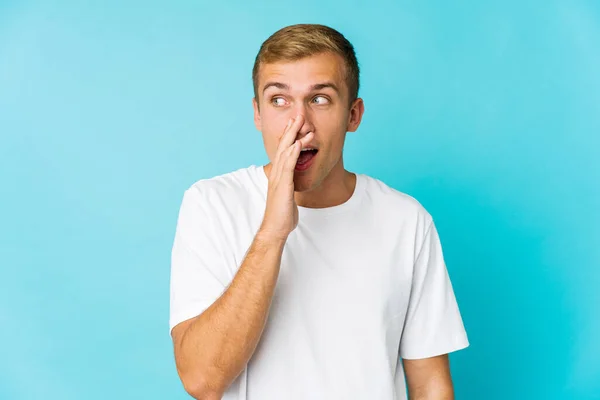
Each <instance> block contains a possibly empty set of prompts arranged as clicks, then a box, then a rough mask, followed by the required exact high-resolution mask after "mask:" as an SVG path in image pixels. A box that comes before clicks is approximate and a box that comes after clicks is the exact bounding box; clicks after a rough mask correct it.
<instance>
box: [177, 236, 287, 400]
mask: <svg viewBox="0 0 600 400" xmlns="http://www.w3.org/2000/svg"><path fill="white" fill-rule="evenodd" d="M283 245H284V242H282V241H281V240H277V239H275V240H272V239H270V238H268V237H264V238H263V237H261V236H259V235H257V237H255V239H254V241H253V243H252V245H251V246H250V249H249V251H248V253H247V255H246V257H245V259H244V262H243V263H242V265H241V266H240V269H239V270H238V272H237V274H236V275H235V277H234V279H233V281H232V282H231V285H230V286H229V287H228V288H227V290H226V291H225V292H224V293H223V295H222V296H221V297H219V298H218V299H217V300H216V301H215V302H214V303H213V304H212V305H211V306H210V307H209V308H208V309H207V310H206V311H205V312H203V313H202V314H200V315H199V316H197V317H195V318H192V319H189V320H187V321H184V322H182V323H180V324H178V325H177V326H175V327H174V328H173V331H172V336H173V343H174V350H175V362H176V365H177V372H178V374H179V376H180V378H181V381H182V383H183V385H184V387H185V390H186V391H187V392H188V393H189V394H190V395H192V396H193V397H194V398H196V399H220V398H221V396H222V394H223V392H224V391H225V390H226V388H227V387H228V386H229V385H230V384H231V383H232V382H233V381H234V380H235V378H236V377H237V376H238V375H239V374H240V372H241V371H242V370H243V369H244V367H245V365H246V363H247V362H248V360H249V359H250V357H251V356H252V354H253V353H254V350H255V349H256V345H257V343H258V340H259V338H260V336H261V334H262V331H263V328H264V325H265V322H266V318H267V315H268V310H269V307H270V304H271V299H272V297H273V292H274V288H275V284H276V282H277V276H278V275H279V267H280V262H281V254H282V251H283Z"/></svg>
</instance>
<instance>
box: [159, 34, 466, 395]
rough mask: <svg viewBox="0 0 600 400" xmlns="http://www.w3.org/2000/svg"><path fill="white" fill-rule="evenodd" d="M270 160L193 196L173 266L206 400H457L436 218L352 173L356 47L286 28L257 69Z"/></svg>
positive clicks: (359, 105)
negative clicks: (346, 154)
mask: <svg viewBox="0 0 600 400" xmlns="http://www.w3.org/2000/svg"><path fill="white" fill-rule="evenodd" d="M253 81H254V98H253V106H254V122H255V124H256V127H257V129H258V130H259V131H261V132H262V136H263V141H264V145H265V149H266V152H267V154H268V157H269V160H270V163H268V164H267V165H266V166H264V167H263V166H255V165H252V166H250V167H248V168H244V169H240V170H237V171H234V172H231V173H228V174H225V175H221V176H217V177H214V178H211V179H205V180H201V181H198V182H196V183H195V184H194V185H192V186H191V187H190V188H189V189H188V190H187V191H186V192H185V194H184V197H183V202H182V205H181V209H180V214H179V219H178V222H177V231H176V235H175V241H174V245H173V252H172V265H171V316H170V328H171V334H172V338H173V343H174V352H175V360H176V364H177V371H178V373H179V376H180V378H181V381H182V382H183V385H184V387H185V389H186V391H187V392H188V393H189V394H191V395H192V396H193V397H194V398H196V399H221V398H223V399H226V400H233V399H236V400H242V399H244V400H246V399H250V400H293V399H311V400H315V399H344V400H348V399H377V400H383V399H389V400H392V399H405V398H406V389H407V388H406V385H405V377H406V382H407V383H408V392H409V395H410V398H411V399H452V398H453V387H452V380H451V376H450V370H449V363H448V355H447V354H448V353H449V352H452V351H456V350H458V349H462V348H465V347H467V346H468V340H467V336H466V333H465V330H464V327H463V323H462V319H461V316H460V313H459V309H458V306H457V304H456V300H455V296H454V293H453V289H452V285H451V283H450V280H449V277H448V273H447V270H446V266H445V264H444V260H443V255H442V249H441V246H440V241H439V238H438V235H437V231H436V228H435V225H434V223H433V221H432V218H431V216H430V215H429V214H428V213H427V211H426V210H425V209H424V208H423V207H422V206H421V205H420V204H419V203H418V202H417V201H416V200H415V199H413V198H412V197H410V196H408V195H406V194H403V193H401V192H398V191H396V190H394V189H392V188H390V187H388V186H386V185H385V184H384V183H383V182H381V181H379V180H377V179H374V178H371V177H369V176H366V175H362V174H355V173H352V172H349V171H347V170H346V169H345V168H344V163H343V157H342V150H343V146H344V140H345V136H346V132H354V131H356V129H357V128H358V126H359V125H360V122H361V118H362V116H363V112H364V105H363V101H362V99H360V98H358V88H359V68H358V64H357V61H356V56H355V53H354V49H353V47H352V45H351V44H350V43H349V42H348V41H347V40H346V39H345V38H344V37H343V36H342V35H341V34H340V33H339V32H337V31H335V30H333V29H331V28H329V27H326V26H322V25H295V26H290V27H286V28H284V29H281V30H280V31H278V32H276V33H275V34H273V35H272V36H271V37H270V38H269V39H268V40H267V41H266V42H265V43H263V45H262V47H261V49H260V51H259V53H258V55H257V57H256V61H255V66H254V71H253Z"/></svg>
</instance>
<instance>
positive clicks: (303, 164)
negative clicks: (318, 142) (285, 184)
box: [296, 149, 319, 171]
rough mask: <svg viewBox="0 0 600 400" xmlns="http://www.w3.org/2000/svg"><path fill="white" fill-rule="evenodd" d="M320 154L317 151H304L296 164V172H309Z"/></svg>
mask: <svg viewBox="0 0 600 400" xmlns="http://www.w3.org/2000/svg"><path fill="white" fill-rule="evenodd" d="M318 152H319V150H317V149H305V150H302V151H301V152H300V155H299V156H298V161H297V162H296V171H304V170H307V169H308V168H309V167H310V165H311V164H312V161H313V160H314V158H315V156H316V155H317V153H318Z"/></svg>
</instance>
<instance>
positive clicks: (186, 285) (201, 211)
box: [169, 187, 228, 331]
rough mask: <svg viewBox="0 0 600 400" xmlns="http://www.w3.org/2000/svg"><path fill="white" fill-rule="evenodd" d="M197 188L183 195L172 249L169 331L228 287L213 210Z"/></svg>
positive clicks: (193, 314) (196, 312) (200, 309)
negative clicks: (212, 219)
mask: <svg viewBox="0 0 600 400" xmlns="http://www.w3.org/2000/svg"><path fill="white" fill-rule="evenodd" d="M205 208H206V205H205V204H203V201H202V200H201V195H200V193H199V191H198V189H196V188H195V187H191V188H190V189H188V190H186V191H185V193H184V196H183V200H182V203H181V207H180V209H179V216H178V219H177V228H176V231H175V239H174V242H173V247H172V251H171V280H170V318H169V331H171V330H172V329H173V327H174V326H175V325H177V324H179V323H181V322H183V321H185V320H188V319H190V318H193V317H195V316H197V315H200V314H201V313H202V312H204V310H206V309H207V308H208V307H209V306H210V305H211V304H212V303H213V302H214V301H215V300H217V299H218V298H219V297H220V296H221V294H223V292H224V291H225V289H226V285H227V284H228V283H227V282H226V278H225V277H224V274H225V271H226V267H225V265H224V263H225V261H224V258H223V256H222V252H221V251H220V249H219V245H218V238H217V235H218V234H219V232H217V231H216V230H215V229H214V225H213V222H212V221H211V218H210V213H208V212H207V211H206V210H205Z"/></svg>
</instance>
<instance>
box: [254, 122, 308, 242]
mask: <svg viewBox="0 0 600 400" xmlns="http://www.w3.org/2000/svg"><path fill="white" fill-rule="evenodd" d="M302 124H304V117H303V116H302V115H299V116H298V117H296V118H295V119H294V118H292V119H290V121H289V122H288V125H287V126H286V129H285V131H284V133H283V136H282V137H281V140H280V142H279V146H278V148H277V153H276V155H275V159H274V160H273V165H272V167H271V172H270V173H269V188H268V190H267V205H266V209H265V215H264V217H263V222H262V225H261V227H260V229H259V232H260V233H261V234H264V235H267V236H268V237H269V238H271V239H275V240H282V241H284V242H285V241H286V240H287V237H288V236H289V234H290V233H291V232H292V231H293V230H294V229H296V226H298V205H297V204H296V200H295V199H294V169H295V168H296V162H297V161H298V156H299V155H300V151H301V150H302V148H304V147H305V146H306V145H307V144H308V143H309V142H310V141H311V140H312V138H313V135H314V134H313V133H312V132H309V133H308V134H307V135H306V136H304V137H303V138H302V139H299V140H295V139H296V135H297V134H298V131H299V130H300V128H302Z"/></svg>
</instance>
